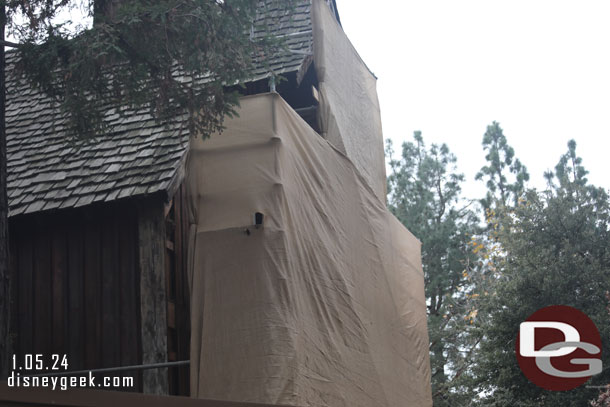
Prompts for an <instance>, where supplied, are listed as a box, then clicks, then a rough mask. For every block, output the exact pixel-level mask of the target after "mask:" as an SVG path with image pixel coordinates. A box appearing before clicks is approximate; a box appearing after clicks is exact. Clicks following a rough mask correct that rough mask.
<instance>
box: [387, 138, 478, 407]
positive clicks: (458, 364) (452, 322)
mask: <svg viewBox="0 0 610 407" xmlns="http://www.w3.org/2000/svg"><path fill="white" fill-rule="evenodd" d="M386 152H387V155H388V156H389V157H390V166H391V168H392V173H391V174H390V176H389V177H388V204H389V205H388V206H389V208H390V210H391V211H392V212H393V213H394V214H395V215H396V217H397V218H398V219H399V220H400V221H401V222H402V223H403V224H404V225H405V226H406V227H407V228H408V229H409V230H410V231H411V232H412V233H413V234H415V236H416V237H417V238H418V239H420V240H421V242H422V263H423V269H424V278H425V286H426V300H427V304H428V329H429V332H430V357H431V368H432V393H433V397H434V403H435V405H437V406H455V405H460V404H461V401H462V400H465V399H468V398H469V397H470V395H468V394H459V393H458V391H457V388H458V387H459V386H461V384H462V382H463V379H465V378H466V376H467V374H465V373H468V369H467V367H468V365H469V364H470V361H469V359H470V355H471V353H472V349H473V348H474V347H476V339H473V338H474V337H473V336H471V335H469V331H470V330H471V329H472V328H473V327H474V326H473V325H472V324H471V322H472V319H473V317H474V315H475V314H476V310H474V309H473V308H472V301H471V300H472V299H473V298H476V296H474V295H473V290H472V282H471V281H470V278H469V270H470V268H471V264H472V263H473V262H475V255H474V254H473V253H472V250H471V249H470V246H469V245H470V243H471V241H472V237H473V235H474V234H476V233H477V231H478V228H477V224H478V221H477V218H476V216H475V214H474V213H473V211H472V210H470V208H469V204H468V203H466V202H464V201H463V199H462V197H461V184H462V182H463V181H464V176H463V175H462V174H460V173H458V172H457V171H456V166H455V165H456V158H455V156H454V155H453V154H451V152H450V151H449V148H448V147H447V146H446V145H445V144H443V145H440V146H438V145H435V144H432V145H431V146H430V147H427V146H426V145H425V143H424V140H423V138H422V136H421V133H420V132H415V134H414V140H413V142H405V143H404V144H403V145H402V155H401V158H400V159H399V160H394V159H392V154H393V150H392V144H391V142H390V141H389V140H388V142H387V148H386Z"/></svg>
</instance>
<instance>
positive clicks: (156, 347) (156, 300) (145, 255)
mask: <svg viewBox="0 0 610 407" xmlns="http://www.w3.org/2000/svg"><path fill="white" fill-rule="evenodd" d="M163 214H164V212H163V203H162V201H161V199H156V200H155V199H154V198H153V199H150V200H148V201H147V202H146V203H144V204H143V205H142V206H141V207H140V210H139V213H138V236H139V239H138V240H139V257H140V259H139V260H140V316H141V327H142V328H141V332H142V363H144V364H148V363H160V362H167V323H166V291H165V221H164V216H163ZM142 379H143V390H144V393H150V394H168V377H167V368H164V369H151V370H145V371H144V372H143V377H142Z"/></svg>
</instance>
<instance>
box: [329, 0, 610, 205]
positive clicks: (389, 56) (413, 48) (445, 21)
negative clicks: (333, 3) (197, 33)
mask: <svg viewBox="0 0 610 407" xmlns="http://www.w3.org/2000/svg"><path fill="white" fill-rule="evenodd" d="M337 8H338V9H339V15H340V17H341V22H342V25H343V28H344V30H345V32H346V33H347V35H348V36H349V38H350V39H351V41H352V43H353V44H354V46H355V47H356V49H357V50H358V52H359V53H360V55H361V56H362V58H363V59H364V60H365V61H366V63H367V65H368V66H369V68H370V69H371V70H372V71H373V72H374V73H375V74H376V76H377V77H378V78H379V80H378V83H377V89H378V93H379V100H380V104H381V114H382V122H383V130H384V137H385V138H391V139H392V140H394V147H395V150H396V151H397V152H399V151H400V144H402V142H403V141H404V140H406V139H411V138H412V134H413V131H414V130H421V131H422V135H423V137H424V140H426V141H427V142H428V143H431V142H435V143H442V142H445V143H447V144H448V145H449V148H450V149H451V151H453V153H454V154H456V156H457V158H458V168H459V170H460V171H461V172H464V173H465V175H466V178H467V184H466V185H464V193H465V195H466V196H467V197H469V198H478V197H480V196H482V195H483V194H484V186H483V184H482V183H481V182H477V181H474V175H475V173H476V172H477V171H478V170H479V168H480V167H481V166H482V165H483V164H484V153H483V150H482V148H481V140H482V138H483V133H484V132H485V128H486V126H487V125H488V124H490V123H491V122H492V121H493V120H496V121H498V122H499V123H500V125H501V126H502V128H503V129H504V134H505V135H506V137H507V139H508V143H509V144H510V145H511V146H513V147H514V148H515V152H516V156H517V157H518V158H520V159H521V161H522V162H523V163H524V164H525V165H526V166H527V168H528V170H529V172H530V176H531V181H530V185H532V186H536V187H543V186H544V181H543V177H542V174H543V172H544V171H545V170H546V169H549V168H553V167H554V166H555V164H556V163H557V161H558V160H559V156H560V155H561V154H563V153H564V152H565V151H567V142H568V140H569V139H571V138H574V139H575V140H576V142H577V152H578V153H579V155H580V156H581V157H582V158H583V161H584V166H585V168H587V169H588V170H589V172H590V174H589V181H590V182H592V183H594V184H596V185H598V186H603V187H605V188H607V189H608V188H610V178H609V177H607V175H608V169H609V168H610V164H609V161H610V152H609V151H608V149H609V147H610V141H609V137H610V122H609V119H610V23H609V21H610V1H607V0H600V1H593V0H578V1H577V0H570V1H565V0H510V1H509V0H505V1H497V0H462V1H455V0H418V1H414V0H405V1H399V0H395V1H388V0H384V1H380V0H378V1H371V0H337Z"/></svg>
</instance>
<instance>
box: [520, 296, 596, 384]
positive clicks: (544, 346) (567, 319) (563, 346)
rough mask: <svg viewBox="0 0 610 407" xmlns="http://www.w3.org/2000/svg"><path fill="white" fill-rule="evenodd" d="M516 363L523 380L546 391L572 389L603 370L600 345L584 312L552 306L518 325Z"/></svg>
mask: <svg viewBox="0 0 610 407" xmlns="http://www.w3.org/2000/svg"><path fill="white" fill-rule="evenodd" d="M515 348H516V349H515V350H516V353H517V361H518V362H519V367H520V368H521V371H522V372H523V374H525V376H526V377H527V378H528V379H529V380H530V381H531V382H532V383H534V384H535V385H536V386H539V387H542V388H544V389H547V390H554V391H561V390H571V389H574V388H576V387H578V386H580V385H582V384H583V383H585V382H586V381H587V380H589V379H590V378H591V376H593V375H595V374H598V373H600V372H601V370H602V362H601V356H602V355H601V349H602V341H601V337H600V335H599V331H598V330H597V327H596V326H595V324H594V323H593V321H591V319H590V318H589V317H588V316H586V315H585V314H584V313H583V312H581V311H579V310H577V309H576V308H572V307H568V306H566V305H552V306H550V307H545V308H542V309H539V310H538V311H536V312H534V313H533V314H532V315H530V316H529V318H528V319H527V320H526V321H525V322H523V323H521V325H520V327H519V334H518V335H517V343H516V347H515Z"/></svg>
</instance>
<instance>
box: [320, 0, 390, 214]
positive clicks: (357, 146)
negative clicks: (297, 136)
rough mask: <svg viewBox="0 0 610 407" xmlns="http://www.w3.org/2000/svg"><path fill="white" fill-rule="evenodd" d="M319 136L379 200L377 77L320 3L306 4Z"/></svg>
mask: <svg viewBox="0 0 610 407" xmlns="http://www.w3.org/2000/svg"><path fill="white" fill-rule="evenodd" d="M312 6H313V7H312V21H313V30H314V32H313V39H314V64H315V67H316V73H317V76H318V81H319V87H320V89H319V90H320V107H319V116H320V124H321V131H322V135H323V136H324V137H325V138H326V139H327V140H328V141H330V142H331V143H332V144H333V145H334V146H335V147H337V148H338V149H339V150H341V151H342V152H343V153H345V155H347V156H348V157H349V158H350V159H351V160H352V162H353V163H354V165H356V168H358V170H360V173H361V174H362V175H363V176H364V178H365V179H366V180H367V182H368V183H369V185H370V186H371V188H373V190H374V191H375V193H376V194H377V196H378V197H379V199H381V200H382V201H383V202H385V198H386V174H385V157H384V150H383V134H382V131H381V113H380V110H379V101H378V99H377V79H376V78H375V76H374V75H373V74H372V73H371V71H369V69H368V68H367V66H366V65H365V63H364V62H363V61H362V59H361V58H360V56H359V55H358V53H357V52H356V49H355V48H354V47H353V45H352V44H351V42H350V41H349V39H348V38H347V36H346V35H345V33H344V32H343V29H342V28H341V26H339V24H338V23H337V20H336V19H335V17H334V15H333V14H332V12H331V11H330V8H329V7H328V6H327V5H326V2H325V1H324V0H313V5H312Z"/></svg>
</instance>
